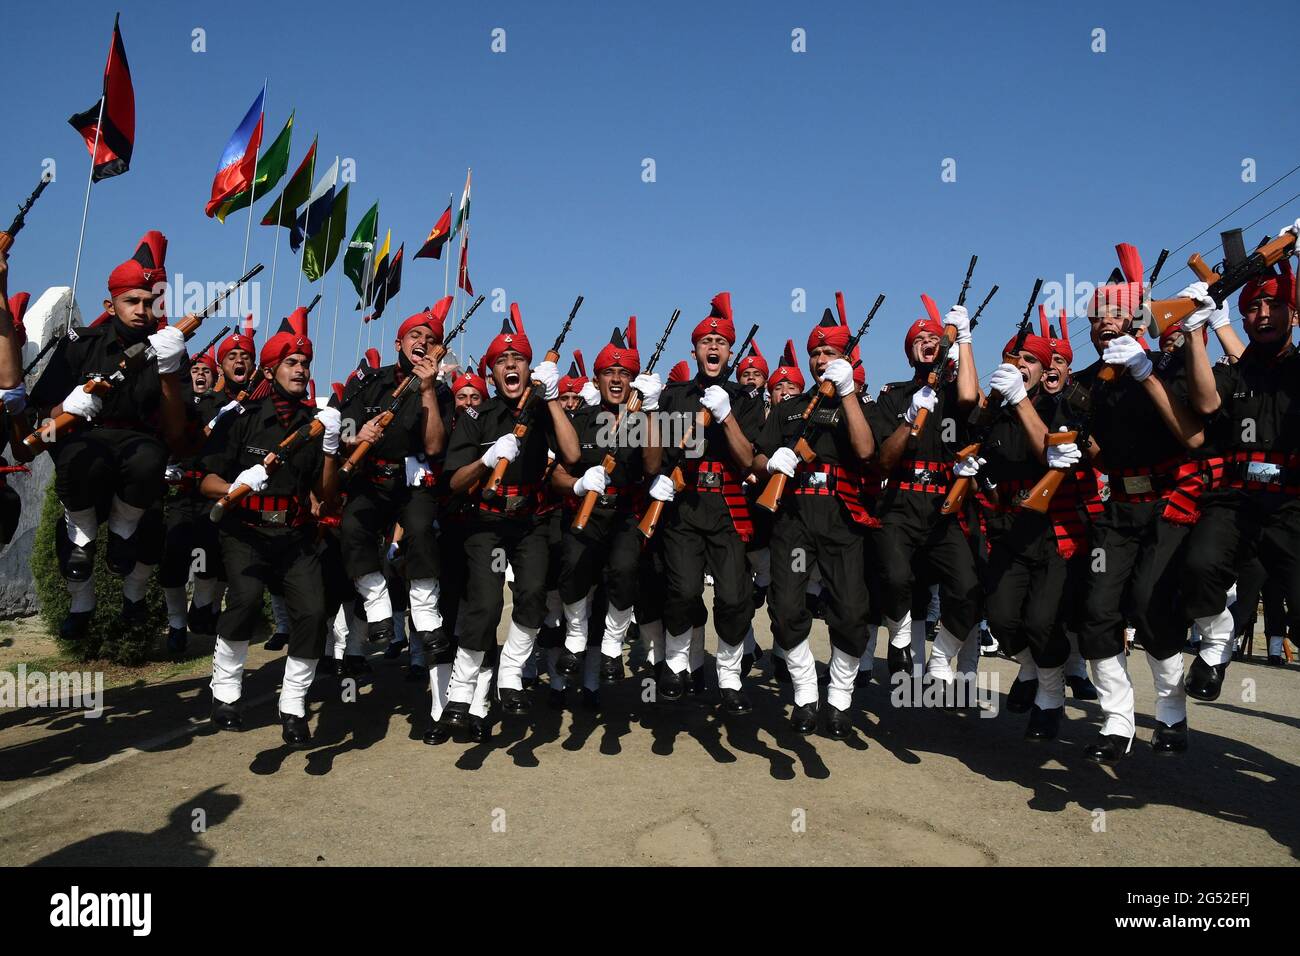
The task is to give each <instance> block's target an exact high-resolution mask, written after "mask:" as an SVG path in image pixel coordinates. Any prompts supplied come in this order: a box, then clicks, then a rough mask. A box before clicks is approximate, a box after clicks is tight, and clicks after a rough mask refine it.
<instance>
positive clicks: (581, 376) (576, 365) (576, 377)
mask: <svg viewBox="0 0 1300 956" xmlns="http://www.w3.org/2000/svg"><path fill="white" fill-rule="evenodd" d="M590 381H591V379H589V378H587V364H586V363H585V362H584V361H583V360H582V352H580V351H579V350H578V349H574V350H573V361H572V362H570V363H569V374H568V375H561V376H560V394H561V395H566V394H569V393H572V394H574V395H576V394H578V393H579V392H581V391H582V387H583V386H584V385H586V384H587V383H588V382H590Z"/></svg>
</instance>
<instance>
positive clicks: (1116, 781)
mask: <svg viewBox="0 0 1300 956" xmlns="http://www.w3.org/2000/svg"><path fill="white" fill-rule="evenodd" d="M764 618H765V615H762V614H760V615H759V620H760V629H761V632H760V643H762V644H763V645H764V646H767V645H768V644H770V638H769V636H768V634H767V633H766V621H765V620H764ZM818 630H819V631H821V633H820V634H818V636H817V640H816V641H815V644H816V646H817V651H818V656H819V658H820V659H822V660H825V658H826V655H827V651H828V649H827V645H826V641H825V637H824V630H823V629H822V628H821V627H820V625H819V628H818ZM710 639H712V638H710ZM1131 663H1132V665H1133V672H1134V674H1135V676H1136V681H1137V685H1138V708H1139V712H1140V715H1139V723H1140V726H1139V739H1138V741H1137V742H1136V743H1135V750H1134V753H1133V754H1132V755H1130V757H1129V758H1128V759H1127V760H1126V761H1125V762H1124V763H1122V764H1121V765H1120V766H1119V767H1118V768H1116V769H1114V770H1112V769H1108V768H1102V767H1097V766H1094V765H1092V764H1089V763H1086V762H1085V761H1084V760H1083V759H1082V758H1081V756H1080V748H1081V746H1082V745H1083V744H1085V743H1086V742H1088V741H1089V740H1091V738H1092V736H1093V734H1094V733H1095V730H1096V726H1097V720H1098V717H1097V710H1096V707H1095V705H1091V704H1087V705H1076V704H1073V703H1071V704H1069V705H1068V706H1067V718H1068V722H1067V724H1066V725H1065V727H1064V729H1063V732H1062V736H1061V738H1060V739H1059V740H1058V741H1056V742H1055V743H1052V744H1048V745H1037V746H1030V745H1028V744H1025V743H1024V742H1023V741H1022V740H1021V733H1022V730H1023V721H1024V718H1023V717H1021V716H1017V715H1012V714H1009V713H1002V714H1001V715H1000V716H998V717H996V718H993V719H986V718H982V717H980V716H978V715H977V714H974V713H967V714H953V713H946V712H937V711H933V710H900V709H894V708H891V707H890V705H889V700H888V696H887V693H886V691H885V689H884V688H882V687H881V685H880V684H878V683H877V684H874V685H872V686H871V687H869V688H867V689H865V690H859V691H858V693H857V696H856V698H855V710H856V714H857V716H856V724H857V730H858V733H857V737H856V739H854V740H852V741H850V742H847V743H844V742H836V741H831V740H829V739H826V738H824V737H812V738H806V739H805V738H801V737H798V736H796V735H794V734H792V733H791V732H790V731H789V730H788V729H787V723H786V714H787V710H788V708H787V706H786V705H785V703H784V702H783V700H782V697H781V695H780V692H779V690H778V685H777V684H776V683H775V682H774V681H771V680H770V679H769V676H770V675H769V673H768V671H767V670H766V668H762V669H761V672H759V673H757V674H756V676H755V678H754V679H753V680H751V682H750V695H751V697H752V698H753V700H754V702H755V705H756V709H755V713H754V715H753V716H752V717H751V718H749V719H745V720H738V721H722V720H720V719H719V718H718V716H717V715H716V713H715V712H714V710H713V708H712V706H711V705H710V704H704V703H700V702H688V703H681V704H674V705H659V706H655V705H652V704H646V703H643V702H642V700H641V682H640V679H639V677H638V678H635V679H629V680H626V681H624V682H623V683H622V684H620V685H618V686H616V687H615V688H613V689H610V690H607V691H606V692H605V707H606V712H605V713H604V714H603V715H601V716H600V717H596V716H594V715H592V714H591V713H589V712H586V711H583V710H581V709H578V710H572V711H565V712H563V713H561V712H557V711H553V710H550V709H549V708H547V706H546V703H545V690H544V689H543V690H540V691H539V692H538V693H537V698H536V702H535V710H534V715H533V720H532V723H531V725H528V726H511V725H507V726H506V727H504V728H503V727H501V726H500V725H498V726H497V728H496V735H495V736H494V737H493V739H492V740H491V741H490V742H489V743H486V744H482V745H478V746H470V745H467V744H456V743H449V744H445V745H443V746H440V747H426V746H424V745H423V744H422V743H421V742H420V739H419V738H420V734H421V732H422V730H423V727H424V723H425V720H426V719H427V707H428V703H427V701H428V695H427V691H425V690H424V689H422V688H421V687H420V686H418V685H414V684H408V683H406V682H404V681H403V679H402V674H401V668H400V667H398V666H397V665H396V664H394V663H392V662H387V661H384V660H382V658H381V657H379V655H375V656H374V658H373V664H374V668H375V673H374V674H373V676H372V677H371V678H370V679H369V680H368V681H367V682H364V683H363V684H362V686H361V688H360V694H359V697H358V699H357V700H356V702H355V703H350V704H344V703H342V702H341V701H340V700H339V699H338V683H337V681H336V680H334V679H329V678H320V679H318V680H317V683H316V686H315V687H314V688H313V694H312V696H313V699H314V700H315V701H317V703H315V704H314V705H313V709H314V711H315V714H316V716H315V718H314V720H313V726H314V730H315V733H316V741H315V746H314V747H313V748H312V749H311V750H309V751H306V752H291V751H288V750H287V749H285V748H284V747H282V746H281V744H280V736H279V727H278V725H277V724H276V723H275V711H274V696H273V694H274V691H275V688H276V685H277V682H278V679H279V675H280V673H281V670H282V665H281V663H280V659H279V655H272V654H268V653H267V652H265V651H262V650H261V649H260V648H255V650H254V652H253V653H252V655H251V660H250V665H251V667H252V668H253V671H252V673H251V675H250V679H249V682H248V687H247V697H248V698H250V699H252V700H254V701H260V703H259V704H258V705H257V706H255V707H253V708H252V709H251V711H250V713H249V718H250V727H249V729H248V730H246V731H245V732H244V733H242V734H231V733H214V732H212V731H211V730H210V729H209V728H208V727H207V725H206V724H204V723H203V722H202V721H201V720H200V719H199V718H201V717H202V716H203V714H204V713H205V711H206V700H207V697H206V693H207V692H206V680H205V679H203V678H182V679H177V680H173V681H170V682H167V683H162V684H157V685H153V686H137V687H127V688H121V689H118V690H115V691H110V692H109V694H108V704H107V709H106V712H105V714H104V716H103V717H102V718H101V719H99V720H86V719H83V718H82V717H80V716H77V715H72V714H70V713H69V712H67V711H62V712H54V711H43V710H32V709H28V710H21V711H15V710H5V711H0V863H3V864H6V865H12V864H27V863H45V864H52V863H62V864H142V863H155V864H177V865H202V864H221V865H258V864H296V865H346V864H372V865H373V864H506V865H528V864H534V863H537V864H542V863H547V864H561V863H578V864H596V865H611V864H637V863H651V864H701V865H707V864H782V863H786V864H800V865H807V864H822V863H829V864H837V863H838V864H891V865H892V864H1000V865H1023V864H1044V863H1046V864H1051V863H1068V864H1100V863H1110V864H1143V865H1186V864H1199V863H1218V864H1271V865H1276V864H1288V863H1294V862H1295V860H1296V857H1297V851H1298V848H1300V816H1297V814H1296V812H1295V797H1296V794H1297V793H1300V769H1298V768H1297V761H1298V760H1300V668H1291V669H1287V670H1277V669H1272V668H1268V667H1265V666H1263V665H1256V664H1239V665H1234V666H1233V668H1232V670H1231V671H1230V674H1229V676H1230V682H1229V683H1230V685H1231V690H1230V691H1229V692H1228V693H1225V694H1224V697H1223V698H1222V699H1221V700H1220V701H1219V702H1217V703H1215V704H1199V703H1194V704H1193V705H1192V714H1191V721H1192V727H1193V735H1192V752H1191V753H1189V754H1188V755H1187V756H1186V757H1184V758H1182V759H1176V758H1157V757H1155V756H1154V755H1153V754H1152V753H1151V751H1150V749H1149V747H1148V745H1147V741H1148V740H1149V738H1150V734H1151V729H1152V719H1151V717H1150V714H1151V711H1152V695H1151V682H1150V679H1149V676H1148V673H1147V670H1146V667H1145V665H1144V663H1143V660H1142V657H1141V656H1140V655H1138V656H1134V657H1133V658H1132V659H1131ZM981 670H982V671H987V672H988V673H990V674H996V675H997V676H998V677H999V679H1000V682H1001V688H1002V691H1003V692H1004V693H1005V690H1006V688H1008V687H1009V686H1010V684H1011V680H1012V677H1013V674H1014V665H1013V664H1011V663H1010V662H1008V661H1005V660H1001V659H994V660H989V659H986V660H985V661H984V662H983V663H982V665H981ZM876 673H877V675H878V676H883V674H884V663H883V661H878V662H877V670H876ZM1243 682H1247V683H1246V685H1245V687H1244V688H1243ZM1243 694H1244V696H1245V698H1246V699H1245V700H1243V699H1242V698H1243Z"/></svg>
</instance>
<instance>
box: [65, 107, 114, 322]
mask: <svg viewBox="0 0 1300 956" xmlns="http://www.w3.org/2000/svg"><path fill="white" fill-rule="evenodd" d="M107 99H108V93H107V92H105V93H104V94H103V95H102V96H101V97H100V98H99V118H98V119H96V120H95V147H94V148H93V149H92V150H91V151H90V172H89V173H88V174H87V176H86V201H85V203H84V204H83V205H82V207H81V235H80V236H78V237H77V261H76V264H75V265H74V266H73V267H72V295H71V296H70V297H69V298H68V320H67V322H66V323H64V326H63V334H64V335H67V334H68V330H69V329H71V328H72V310H73V308H74V307H75V306H76V304H77V278H78V277H79V276H80V275H81V246H82V244H83V243H84V242H85V241H86V215H87V214H88V213H89V212H90V187H91V184H92V183H94V181H95V154H97V153H98V152H99V130H100V127H101V126H102V125H103V123H104V102H105V101H106V100H107Z"/></svg>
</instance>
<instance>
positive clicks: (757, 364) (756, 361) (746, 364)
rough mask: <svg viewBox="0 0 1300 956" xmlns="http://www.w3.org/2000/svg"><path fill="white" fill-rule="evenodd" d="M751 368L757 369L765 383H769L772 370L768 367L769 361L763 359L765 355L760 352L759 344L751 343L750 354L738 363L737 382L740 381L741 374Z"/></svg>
mask: <svg viewBox="0 0 1300 956" xmlns="http://www.w3.org/2000/svg"><path fill="white" fill-rule="evenodd" d="M751 368H756V369H758V370H759V371H760V372H762V373H763V380H764V381H767V379H768V378H770V377H771V375H772V371H771V369H769V368H768V367H767V359H765V358H763V353H762V352H760V351H759V350H758V343H757V342H751V343H750V349H749V354H748V355H746V356H745V357H744V358H743V359H741V360H740V361H739V362H737V363H736V380H737V381H739V380H740V373H741V372H744V371H745V370H746V369H751Z"/></svg>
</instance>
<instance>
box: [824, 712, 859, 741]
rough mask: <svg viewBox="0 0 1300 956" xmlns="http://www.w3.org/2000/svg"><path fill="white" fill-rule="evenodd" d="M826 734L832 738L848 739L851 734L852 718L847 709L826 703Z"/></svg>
mask: <svg viewBox="0 0 1300 956" xmlns="http://www.w3.org/2000/svg"><path fill="white" fill-rule="evenodd" d="M826 736H827V737H830V738H831V739H832V740H848V739H849V738H850V737H852V736H853V719H852V717H850V716H849V712H848V711H847V710H840V709H839V708H838V707H835V706H832V705H831V704H827V705H826Z"/></svg>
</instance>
